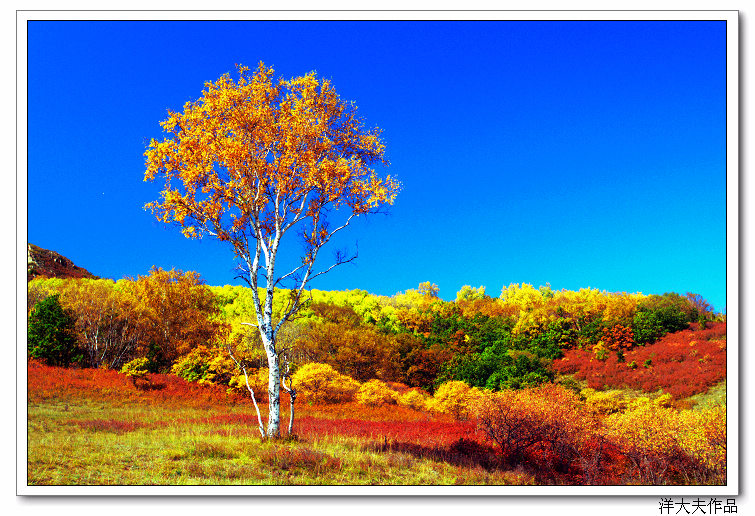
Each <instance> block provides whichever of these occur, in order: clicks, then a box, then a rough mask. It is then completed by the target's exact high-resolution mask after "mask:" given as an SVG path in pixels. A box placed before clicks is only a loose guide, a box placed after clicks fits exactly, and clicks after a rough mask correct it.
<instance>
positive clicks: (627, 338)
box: [602, 324, 634, 350]
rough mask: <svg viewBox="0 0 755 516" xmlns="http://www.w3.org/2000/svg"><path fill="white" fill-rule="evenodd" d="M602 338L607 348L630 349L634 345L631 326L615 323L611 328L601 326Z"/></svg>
mask: <svg viewBox="0 0 755 516" xmlns="http://www.w3.org/2000/svg"><path fill="white" fill-rule="evenodd" d="M602 340H603V342H604V343H605V345H606V347H607V348H608V349H613V350H617V349H622V350H624V349H630V348H631V347H632V346H634V333H633V332H632V328H626V327H624V326H622V325H620V324H617V325H616V326H613V327H611V328H603V338H602Z"/></svg>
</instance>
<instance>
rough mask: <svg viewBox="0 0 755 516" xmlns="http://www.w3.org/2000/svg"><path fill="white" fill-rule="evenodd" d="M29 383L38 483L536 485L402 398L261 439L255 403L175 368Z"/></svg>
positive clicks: (43, 371) (330, 410) (314, 414)
mask: <svg viewBox="0 0 755 516" xmlns="http://www.w3.org/2000/svg"><path fill="white" fill-rule="evenodd" d="M29 385H30V393H29V406H28V483H29V485H234V484H236V485H253V484H264V485H281V484H283V485H310V484H311V485H371V484H380V485H443V484H472V485H488V484H494V485H509V484H532V483H533V482H534V479H533V477H532V475H528V474H526V473H523V472H516V471H505V470H500V469H498V468H497V467H496V465H495V464H494V463H493V462H492V461H490V460H489V459H488V458H487V457H490V456H493V455H494V454H492V453H490V452H492V450H489V449H487V448H486V445H484V444H482V443H481V442H479V441H478V440H476V439H478V438H479V437H480V436H479V435H478V434H477V431H476V428H475V425H474V424H472V423H468V422H455V421H452V420H450V419H443V418H437V417H432V418H431V417H430V416H429V415H428V414H427V413H423V412H418V411H414V410H412V409H408V408H403V407H396V406H394V407H390V408H388V407H382V408H381V407H375V408H369V407H365V406H362V405H358V404H356V403H350V404H341V405H339V406H338V407H337V408H336V407H333V406H322V407H318V406H310V405H307V404H303V405H302V406H301V407H298V409H297V413H298V414H299V418H298V419H297V423H296V426H295V431H296V433H297V434H299V436H300V437H298V439H296V440H294V439H283V440H281V441H278V442H271V441H267V442H263V441H262V440H261V439H260V437H259V433H258V431H257V428H256V426H257V425H256V415H255V414H254V409H253V407H252V405H251V403H249V402H247V401H246V400H244V399H243V398H238V397H236V396H233V395H226V394H225V393H224V392H223V391H222V390H221V389H214V388H212V387H203V388H198V387H197V386H196V385H194V384H188V383H187V382H184V381H183V380H180V379H178V378H175V377H172V376H168V375H154V379H153V385H154V386H157V388H153V389H152V390H148V389H147V390H140V389H136V388H135V387H134V386H133V385H131V384H130V382H128V380H127V379H126V378H125V377H124V376H123V375H118V374H117V373H115V372H112V371H92V370H66V369H59V368H49V367H46V366H40V365H36V366H33V367H30V368H29ZM264 408H265V406H264V405H262V409H263V411H264ZM287 417H288V414H286V413H284V418H287ZM460 443H461V444H460ZM460 447H461V448H460ZM462 448H463V449H462Z"/></svg>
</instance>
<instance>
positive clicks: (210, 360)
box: [170, 345, 238, 385]
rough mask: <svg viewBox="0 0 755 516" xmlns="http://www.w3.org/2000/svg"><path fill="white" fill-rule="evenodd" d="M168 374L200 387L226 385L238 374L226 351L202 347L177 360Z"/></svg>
mask: <svg viewBox="0 0 755 516" xmlns="http://www.w3.org/2000/svg"><path fill="white" fill-rule="evenodd" d="M170 372H171V373H173V374H174V375H176V376H179V377H181V378H183V379H184V380H187V381H189V382H198V383H199V384H200V385H203V384H207V383H212V384H223V385H228V383H229V382H230V380H231V379H232V378H233V377H234V376H236V375H237V374H238V371H237V367H236V363H235V362H234V361H233V359H232V358H231V357H230V356H229V355H228V351H226V350H225V349H221V348H208V347H207V346H202V345H200V346H197V347H196V348H194V349H192V350H191V351H190V352H189V353H187V354H186V355H184V356H182V357H181V358H179V359H178V360H177V361H176V362H175V363H174V364H173V366H172V367H171V369H170Z"/></svg>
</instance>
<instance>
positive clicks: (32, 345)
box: [28, 294, 82, 367]
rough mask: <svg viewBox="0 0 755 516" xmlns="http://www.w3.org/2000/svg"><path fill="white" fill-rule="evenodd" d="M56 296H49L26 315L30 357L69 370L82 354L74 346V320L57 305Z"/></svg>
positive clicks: (57, 298) (57, 299) (58, 300)
mask: <svg viewBox="0 0 755 516" xmlns="http://www.w3.org/2000/svg"><path fill="white" fill-rule="evenodd" d="M59 297H60V296H59V294H54V295H51V296H49V297H47V298H45V299H43V300H42V301H39V302H38V303H37V304H36V305H34V309H33V310H32V312H31V313H30V314H29V327H28V350H29V356H30V357H32V358H39V359H42V360H45V361H46V362H47V363H48V364H49V365H55V366H63V367H68V366H69V365H71V363H73V362H79V361H80V360H81V359H82V355H81V353H80V351H79V349H78V348H77V346H76V337H75V334H74V324H75V322H76V321H75V320H74V318H73V316H72V315H71V313H70V312H69V311H67V310H64V309H63V307H62V306H61V305H60V299H59Z"/></svg>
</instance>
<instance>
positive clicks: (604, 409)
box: [580, 388, 628, 415]
mask: <svg viewBox="0 0 755 516" xmlns="http://www.w3.org/2000/svg"><path fill="white" fill-rule="evenodd" d="M580 395H581V396H582V397H583V398H584V399H585V403H586V404H587V406H588V407H589V408H591V409H592V410H594V411H595V412H597V413H598V414H602V415H608V414H613V413H614V412H622V411H623V410H625V409H626V408H627V405H628V402H627V400H626V398H625V397H624V395H623V394H622V392H621V391H620V390H606V391H596V390H595V389H590V388H587V389H582V391H581V392H580Z"/></svg>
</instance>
